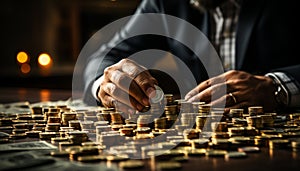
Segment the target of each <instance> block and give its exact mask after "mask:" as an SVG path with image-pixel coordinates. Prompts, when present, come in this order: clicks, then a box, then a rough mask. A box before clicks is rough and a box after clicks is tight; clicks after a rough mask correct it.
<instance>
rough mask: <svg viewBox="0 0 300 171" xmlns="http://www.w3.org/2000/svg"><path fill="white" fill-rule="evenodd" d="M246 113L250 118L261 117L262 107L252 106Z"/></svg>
mask: <svg viewBox="0 0 300 171" xmlns="http://www.w3.org/2000/svg"><path fill="white" fill-rule="evenodd" d="M248 113H249V115H250V116H257V115H263V114H264V110H263V107H262V106H252V107H248Z"/></svg>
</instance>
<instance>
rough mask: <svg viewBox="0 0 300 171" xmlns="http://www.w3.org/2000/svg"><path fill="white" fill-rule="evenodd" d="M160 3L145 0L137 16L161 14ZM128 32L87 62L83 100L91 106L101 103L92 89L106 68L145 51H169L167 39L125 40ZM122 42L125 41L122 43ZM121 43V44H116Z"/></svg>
mask: <svg viewBox="0 0 300 171" xmlns="http://www.w3.org/2000/svg"><path fill="white" fill-rule="evenodd" d="M159 2H160V1H157V0H145V1H143V2H142V3H141V4H140V6H139V7H138V9H137V11H136V14H140V13H159V12H161V10H160V5H159ZM130 22H131V23H133V24H131V25H133V26H134V25H135V24H137V23H135V21H134V19H131V20H130ZM126 34H127V32H126V30H125V29H124V28H123V29H122V30H121V31H120V32H118V33H116V34H115V36H114V37H113V38H112V39H111V41H109V42H108V43H106V44H104V45H102V46H101V48H99V49H98V50H97V51H96V52H94V53H93V54H92V55H91V56H90V57H89V58H88V60H87V64H86V67H85V70H84V84H85V86H84V97H83V100H84V102H85V103H87V104H89V105H99V104H100V103H99V101H98V100H96V99H95V98H94V96H93V94H92V91H91V88H92V86H93V83H94V81H95V80H96V79H98V78H99V77H101V75H103V71H104V69H105V68H106V67H108V66H111V65H113V64H115V63H117V62H118V61H120V60H121V59H123V58H126V57H129V56H130V55H132V54H134V53H136V52H138V51H141V50H145V49H158V48H159V49H164V50H167V49H168V48H167V43H166V38H164V37H161V36H149V35H141V36H136V37H131V38H130V39H126V40H125V39H124V35H126ZM120 40H123V41H121V42H120ZM116 42H119V43H116Z"/></svg>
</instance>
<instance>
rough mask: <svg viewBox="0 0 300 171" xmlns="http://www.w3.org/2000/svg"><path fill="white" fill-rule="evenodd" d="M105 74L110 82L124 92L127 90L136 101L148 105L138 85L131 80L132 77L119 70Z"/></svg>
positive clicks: (146, 98)
mask: <svg viewBox="0 0 300 171" xmlns="http://www.w3.org/2000/svg"><path fill="white" fill-rule="evenodd" d="M107 76H108V77H109V79H110V81H111V82H113V83H114V84H116V85H117V87H119V88H121V89H122V90H123V91H124V92H127V93H128V94H129V95H130V96H132V97H133V98H134V99H135V100H136V101H138V102H139V103H141V104H143V105H144V106H148V105H149V100H148V97H147V96H146V95H145V94H144V93H143V91H142V90H141V88H140V87H139V85H138V84H137V83H136V82H135V81H133V78H131V77H130V76H128V75H127V74H125V73H123V72H121V71H119V70H115V71H112V72H109V73H107Z"/></svg>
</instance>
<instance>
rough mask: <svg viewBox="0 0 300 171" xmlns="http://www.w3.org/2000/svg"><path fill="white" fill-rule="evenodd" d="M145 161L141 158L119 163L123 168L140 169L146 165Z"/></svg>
mask: <svg viewBox="0 0 300 171" xmlns="http://www.w3.org/2000/svg"><path fill="white" fill-rule="evenodd" d="M144 165H145V164H144V162H143V161H139V160H128V161H122V162H120V164H119V167H120V168H123V169H138V168H143V167H144Z"/></svg>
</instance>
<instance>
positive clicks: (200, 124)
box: [196, 116, 210, 130]
mask: <svg viewBox="0 0 300 171" xmlns="http://www.w3.org/2000/svg"><path fill="white" fill-rule="evenodd" d="M208 120H210V117H209V116H197V117H196V129H199V130H203V128H204V127H205V125H209V124H206V121H208Z"/></svg>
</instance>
